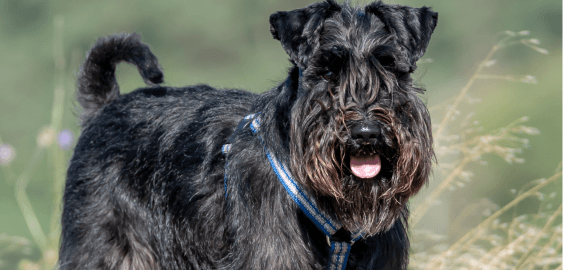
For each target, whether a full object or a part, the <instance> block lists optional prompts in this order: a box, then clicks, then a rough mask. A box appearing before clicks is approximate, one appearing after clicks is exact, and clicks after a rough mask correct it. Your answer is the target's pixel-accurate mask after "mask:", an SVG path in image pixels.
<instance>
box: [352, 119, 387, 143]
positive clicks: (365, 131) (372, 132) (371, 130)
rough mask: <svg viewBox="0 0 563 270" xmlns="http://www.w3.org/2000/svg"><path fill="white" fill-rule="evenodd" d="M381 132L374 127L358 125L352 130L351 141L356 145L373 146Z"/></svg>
mask: <svg viewBox="0 0 563 270" xmlns="http://www.w3.org/2000/svg"><path fill="white" fill-rule="evenodd" d="M379 134H381V130H380V129H379V127H378V126H376V125H365V124H360V125H356V126H355V127H354V128H352V132H351V135H352V140H354V141H355V142H356V143H358V144H375V141H376V139H377V137H379Z"/></svg>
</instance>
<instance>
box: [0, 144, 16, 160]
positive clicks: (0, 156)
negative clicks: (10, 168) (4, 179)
mask: <svg viewBox="0 0 563 270" xmlns="http://www.w3.org/2000/svg"><path fill="white" fill-rule="evenodd" d="M15 157H16V151H15V150H14V148H13V147H12V146H11V145H9V144H0V165H7V164H9V163H10V162H11V161H12V160H14V158H15Z"/></svg>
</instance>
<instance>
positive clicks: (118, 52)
mask: <svg viewBox="0 0 563 270" xmlns="http://www.w3.org/2000/svg"><path fill="white" fill-rule="evenodd" d="M121 61H125V62H127V63H130V64H132V65H135V66H136V67H137V68H138V69H139V73H141V76H142V77H143V80H144V81H145V83H146V84H148V85H156V84H160V83H162V81H163V74H162V71H161V68H160V66H159V64H158V60H157V58H156V56H154V54H153V53H152V52H151V50H150V48H149V46H148V45H146V44H143V43H142V42H141V37H140V35H139V34H136V33H133V34H124V33H123V34H118V35H113V36H109V37H102V38H100V39H98V40H97V41H96V44H94V46H93V47H92V49H90V51H89V52H88V55H87V56H86V61H84V64H82V66H81V67H80V72H79V74H78V78H77V81H78V93H77V100H78V102H79V103H80V105H81V106H82V108H83V111H82V114H81V116H80V118H81V122H82V124H84V123H86V122H87V121H88V120H89V119H91V118H92V117H93V116H94V115H95V114H96V112H97V111H98V110H99V109H100V108H101V107H103V106H104V105H106V104H108V103H110V102H112V101H113V100H115V99H116V98H117V97H119V86H118V85H117V80H116V78H115V67H116V66H117V64H118V63H119V62H121Z"/></svg>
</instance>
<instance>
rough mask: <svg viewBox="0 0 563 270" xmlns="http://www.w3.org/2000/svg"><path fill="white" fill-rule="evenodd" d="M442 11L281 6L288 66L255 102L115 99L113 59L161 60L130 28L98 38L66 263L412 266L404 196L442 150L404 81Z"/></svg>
mask: <svg viewBox="0 0 563 270" xmlns="http://www.w3.org/2000/svg"><path fill="white" fill-rule="evenodd" d="M437 18H438V16H437V13H435V12H433V11H431V10H430V9H429V8H427V7H423V8H411V7H407V6H400V5H386V4H383V3H381V2H374V3H371V4H369V5H367V6H363V7H351V6H350V5H349V4H343V5H339V4H337V3H336V2H334V1H333V0H327V1H325V2H321V3H317V4H313V5H310V6H308V7H306V8H303V9H297V10H293V11H289V12H277V13H275V14H273V15H272V16H271V17H270V31H271V33H272V35H273V37H274V38H275V39H277V40H279V41H280V42H281V44H282V46H283V48H284V49H285V51H286V52H287V53H288V54H289V57H290V61H291V63H292V64H293V66H292V67H291V68H290V70H289V74H288V77H287V79H286V80H285V81H284V82H282V83H280V84H279V85H278V86H276V87H274V88H273V89H271V90H269V91H267V92H265V93H263V94H259V95H258V94H252V93H249V92H246V91H242V90H236V89H215V88H212V87H209V86H207V85H198V86H192V87H184V88H172V87H161V86H153V87H150V88H144V89H139V90H136V91H134V92H132V93H130V94H127V95H123V96H121V95H120V94H119V87H118V85H117V82H116V79H115V74H114V71H115V66H116V64H117V63H118V62H120V61H126V62H129V63H132V64H134V65H136V66H137V67H138V69H139V71H140V73H141V75H142V76H143V78H144V79H145V81H146V82H147V83H148V84H151V85H153V84H159V83H161V82H162V79H163V75H162V73H161V71H160V68H159V65H158V62H157V59H156V57H155V56H154V55H153V54H152V53H151V52H150V50H149V47H148V46H146V45H144V44H142V43H141V42H140V38H139V37H138V36H137V35H125V34H122V35H117V36H111V37H108V38H102V39H100V40H98V42H97V43H96V44H95V45H94V47H93V48H92V49H91V51H90V53H89V55H88V57H87V59H86V61H85V63H84V64H83V66H82V68H81V71H80V74H79V76H78V101H79V102H80V104H81V105H82V107H83V112H82V114H81V121H82V126H83V131H82V135H81V137H80V140H79V142H78V144H77V146H76V149H75V152H74V156H73V157H72V160H71V164H70V167H69V169H68V176H67V183H66V189H65V194H64V213H63V217H62V224H63V233H62V243H61V250H60V269H344V268H346V269H406V268H407V264H408V250H409V241H408V237H407V231H406V230H407V224H406V221H407V218H408V209H407V200H408V199H409V197H411V196H412V195H414V194H416V193H417V192H418V191H419V189H420V188H421V187H422V186H423V185H424V183H426V182H427V180H428V175H429V173H430V170H431V164H432V160H433V158H434V152H433V150H432V133H431V127H430V118H429V115H428V111H427V109H426V107H425V105H424V104H423V102H422V101H421V100H420V98H419V97H418V94H421V93H422V92H423V89H421V88H417V87H415V86H413V82H412V79H411V77H410V74H411V73H412V72H413V71H414V70H415V69H416V62H417V60H418V59H419V58H420V57H421V56H422V55H423V54H424V52H425V50H426V47H427V45H428V42H429V40H430V36H431V34H432V32H433V30H434V28H435V27H436V23H437ZM245 116H247V117H245ZM222 150H223V151H222Z"/></svg>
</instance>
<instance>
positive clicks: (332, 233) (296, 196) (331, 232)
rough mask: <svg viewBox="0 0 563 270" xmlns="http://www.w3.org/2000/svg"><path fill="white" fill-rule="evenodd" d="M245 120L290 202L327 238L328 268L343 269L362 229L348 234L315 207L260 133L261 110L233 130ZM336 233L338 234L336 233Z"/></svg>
mask: <svg viewBox="0 0 563 270" xmlns="http://www.w3.org/2000/svg"><path fill="white" fill-rule="evenodd" d="M248 122H250V129H251V130H252V132H253V133H254V134H255V135H256V136H258V139H259V140H260V142H261V143H262V146H263V147H264V150H265V152H266V155H267V156H268V160H269V161H270V165H271V166H272V169H273V170H274V172H275V174H276V176H277V177H278V180H279V181H280V183H281V184H282V185H283V187H284V188H285V190H286V191H287V193H288V194H289V195H290V196H291V198H293V201H295V203H297V205H298V206H299V208H301V210H302V211H303V213H305V215H307V217H309V219H310V220H311V221H312V222H313V223H314V224H315V225H316V226H317V228H319V230H321V231H322V232H323V233H324V234H325V235H326V237H327V241H328V244H329V245H330V264H329V267H328V269H330V270H344V269H345V268H346V263H347V261H348V255H349V254H350V249H351V247H352V244H353V243H354V242H355V241H357V240H359V239H360V238H361V237H362V233H361V232H355V233H350V232H348V231H345V230H344V229H343V228H342V224H341V223H340V222H339V221H337V220H335V219H334V218H333V217H331V215H328V214H326V213H323V212H321V211H320V210H319V208H318V207H317V203H316V201H315V200H314V198H315V197H314V196H311V194H310V193H309V191H308V190H307V189H304V188H302V187H301V186H300V185H299V184H298V183H297V182H295V180H294V179H293V177H292V176H291V172H290V171H289V168H288V167H287V166H286V165H285V164H283V163H281V162H280V161H279V160H278V159H277V158H276V157H275V156H274V154H273V153H271V152H270V151H269V150H268V147H267V146H266V145H265V143H264V141H263V140H262V137H261V136H260V133H259V130H260V113H257V114H251V115H248V116H246V117H245V118H244V119H243V120H241V121H240V123H239V124H238V126H237V129H236V130H235V133H234V134H236V133H238V132H239V131H241V130H242V129H244V128H245V127H246V126H247V124H248ZM233 137H234V136H232V137H231V139H229V141H228V143H227V144H225V145H223V148H222V149H221V150H222V152H223V154H224V155H225V156H226V155H227V153H228V152H229V150H230V148H231V142H232V139H233ZM226 167H227V166H226V163H225V196H227V173H226ZM337 232H338V233H337Z"/></svg>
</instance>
